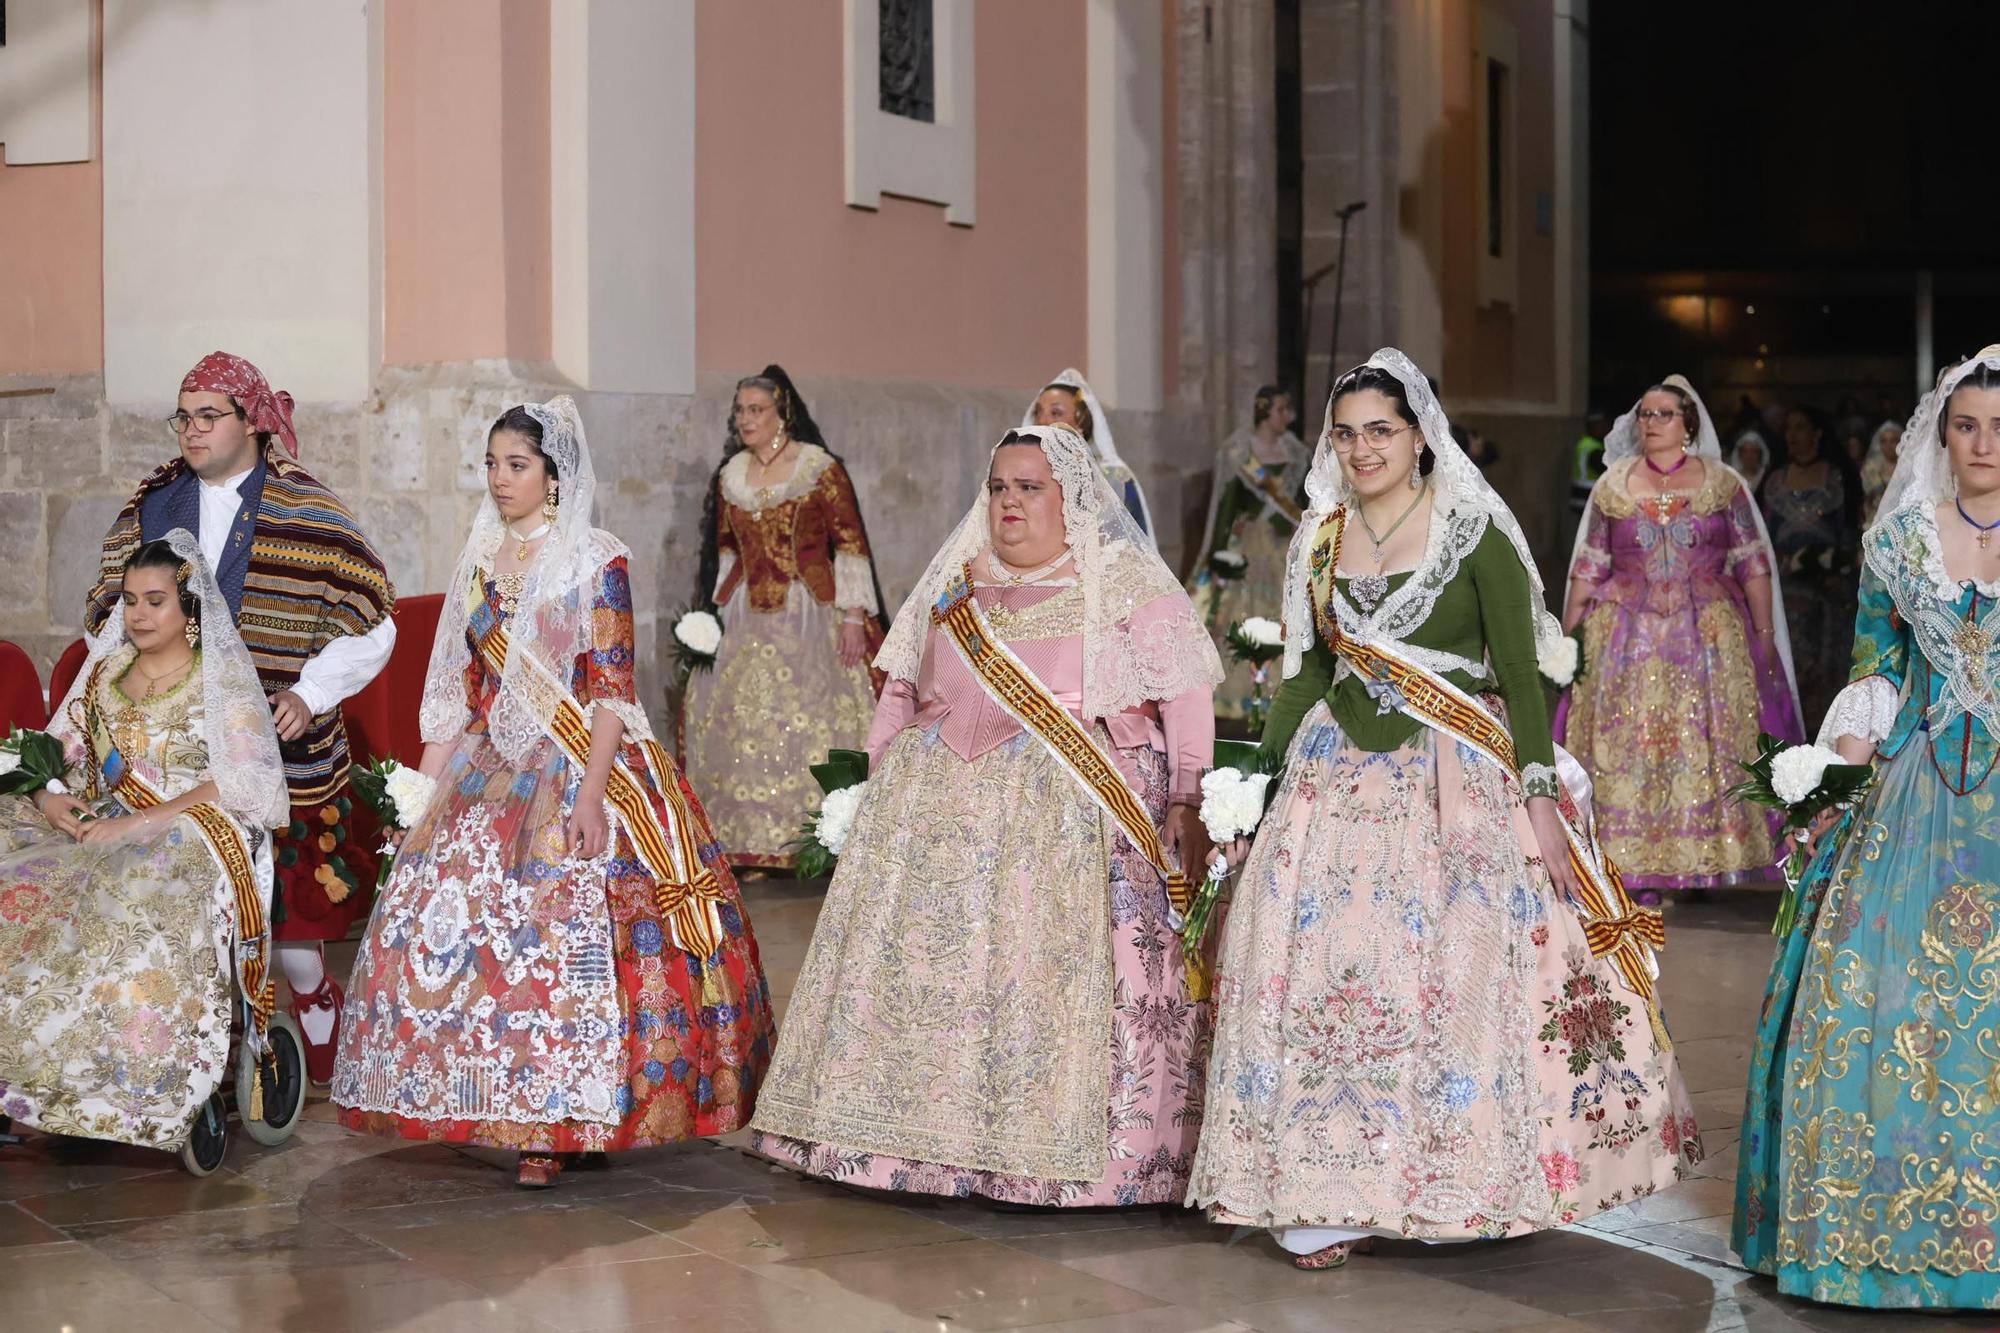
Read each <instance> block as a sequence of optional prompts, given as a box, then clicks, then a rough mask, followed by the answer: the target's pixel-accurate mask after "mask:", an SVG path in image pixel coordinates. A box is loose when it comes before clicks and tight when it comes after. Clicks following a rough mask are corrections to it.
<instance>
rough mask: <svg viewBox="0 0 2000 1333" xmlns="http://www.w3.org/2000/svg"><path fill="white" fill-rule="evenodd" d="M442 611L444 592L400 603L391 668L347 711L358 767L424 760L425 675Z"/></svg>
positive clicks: (349, 736)
mask: <svg viewBox="0 0 2000 1333" xmlns="http://www.w3.org/2000/svg"><path fill="white" fill-rule="evenodd" d="M443 612H444V594H443V593H435V592H432V593H424V594H421V595H419V596H416V597H398V598H397V599H396V646H395V648H393V649H392V650H391V651H390V653H389V664H388V665H387V666H385V667H383V668H382V672H381V674H380V675H378V676H376V677H375V679H373V680H371V681H369V682H368V684H367V685H366V686H364V687H363V688H362V690H361V692H360V693H358V694H356V695H355V696H354V697H353V698H352V699H349V700H348V701H347V703H346V704H345V705H344V708H343V712H344V713H345V715H346V718H347V745H348V749H349V750H350V751H352V752H353V755H354V761H355V762H356V763H359V764H372V763H374V762H375V761H376V760H377V759H394V760H396V761H397V762H398V763H401V764H407V765H409V766H410V767H411V768H415V767H416V766H417V763H418V762H419V761H420V760H421V759H422V758H423V757H424V737H423V727H422V724H421V722H420V721H419V714H420V713H421V711H422V709H423V703H424V676H425V675H426V674H428V673H429V671H430V665H431V640H433V639H435V638H436V637H437V623H438V617H439V616H440V615H441V614H443Z"/></svg>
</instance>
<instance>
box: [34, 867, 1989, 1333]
mask: <svg viewBox="0 0 2000 1333" xmlns="http://www.w3.org/2000/svg"><path fill="white" fill-rule="evenodd" d="M748 897H749V907H750V911H751V915H752V920H753V921H754V923H755V924H756V927H757V934H758V937H759V939H760V941H761V943H762V945H763V949H764V958H765V963H766V966H767V968H768V969H769V971H770V974H771V976H772V979H773V982H774V985H775V986H776V988H777V991H778V995H779V999H780V1002H781V1003H782V1002H783V1000H784V998H785V996H786V993H787V992H788V991H789V987H790V983H791V978H792V977H793V975H794V974H795V973H796V970H797V967H798V964H799V960H800V958H801V956H802V955H803V953H804V948H805V942H806V940H807V938H808V937H809V935H810V933H811V929H812V922H813V917H814V914H815V912H816V911H817V909H818V903H819V897H818V894H817V893H816V892H813V891H812V889H811V888H809V887H807V888H802V887H799V886H795V885H793V884H790V883H788V882H785V881H770V882H761V883H754V884H752V885H750V886H749V888H748ZM1773 902H1774V900H1773V898H1772V897H1771V896H1770V895H1768V894H1742V895H1733V896H1728V897H1719V898H1717V899H1716V900H1714V901H1711V902H1708V903H1700V904H1692V905H1685V906H1678V907H1676V908H1674V909H1673V910H1672V912H1671V929H1672V940H1671V947H1670V948H1669V950H1668V952H1667V955H1666V957H1665V960H1664V971H1665V992H1666V996H1667V1003H1668V1013H1669V1016H1670V1019H1671V1021H1672V1023H1673V1027H1674V1030H1675V1033H1676V1036H1677V1037H1678V1039H1679V1044H1680V1052H1681V1060H1682V1064H1683V1067H1684V1068H1685V1070H1686V1072H1687V1077H1688V1082H1689V1087H1690V1089H1691V1090H1692V1092H1693V1093H1694V1095H1695V1100H1696V1104H1697V1109H1698V1111H1699V1112H1700V1116H1701V1123H1702V1128H1703V1133H1704V1137H1705V1139H1706V1141H1707V1144H1708V1147H1709V1151H1710V1153H1711V1157H1710V1159H1709V1162H1708V1163H1707V1164H1706V1165H1705V1166H1704V1167H1703V1174H1702V1175H1701V1176H1700V1177H1699V1178H1698V1179H1695V1180H1693V1181H1690V1182H1689V1183H1687V1184H1686V1185H1683V1186H1682V1187H1680V1188H1678V1189H1675V1190H1673V1191H1671V1192H1668V1193H1665V1194H1662V1195H1659V1196H1656V1197H1654V1198H1652V1199H1649V1200H1645V1201H1643V1202H1641V1203H1639V1204H1637V1205H1634V1206H1633V1207H1629V1208H1625V1209H1622V1210H1620V1211H1619V1212H1617V1213H1614V1214H1610V1215H1608V1216H1604V1217H1600V1218H1594V1219H1592V1220H1591V1222H1590V1223H1589V1224H1587V1225H1585V1226H1582V1227H1578V1228H1574V1229H1571V1230H1568V1231H1563V1232H1555V1233H1549V1234H1544V1235H1539V1236H1532V1237H1527V1238H1523V1239H1520V1240H1513V1241H1503V1242H1496V1243H1488V1244H1477V1245H1464V1246H1449V1247H1435V1248H1430V1247H1425V1246H1422V1245H1417V1244H1402V1243H1398V1244H1391V1245H1385V1246H1383V1247H1381V1250H1380V1251H1379V1252H1378V1253H1377V1254H1375V1255H1372V1256H1368V1257H1364V1258H1360V1259H1357V1260H1355V1261H1354V1262H1353V1263H1352V1264H1351V1265H1349V1266H1348V1267H1347V1268H1346V1269H1344V1270H1341V1271H1338V1272H1331V1273H1301V1272H1298V1271H1297V1270H1295V1269H1293V1268H1292V1267H1291V1266H1290V1265H1289V1264H1288V1263H1286V1262H1285V1261H1284V1260H1283V1259H1282V1258H1281V1257H1280V1256H1279V1255H1278V1252H1277V1251H1276V1249H1275V1247H1274V1246H1272V1244H1271V1243H1270V1242H1269V1241H1268V1240H1267V1239H1265V1238H1264V1237H1262V1236H1250V1237H1248V1238H1246V1239H1243V1240H1240V1241H1238V1242H1236V1243H1232V1236H1231V1232H1230V1230H1229V1229H1228V1228H1225V1227H1215V1226H1209V1225H1207V1224H1206V1223H1204V1222H1202V1221H1201V1220H1200V1219H1198V1218H1196V1217H1193V1216H1190V1215H1188V1214H1186V1213H1184V1212H1179V1211H1169V1210H1163V1209H1156V1208H1153V1209H1139V1210H1133V1211H1129V1212H1119V1213H1084V1214H1052V1213H1032V1214H1030V1213H1002V1212H998V1211H995V1210H993V1209H991V1208H990V1207H987V1206H985V1205H982V1204H979V1203H973V1202H957V1201H925V1200H905V1201H889V1200H884V1199H878V1198H865V1197H862V1196H860V1195H858V1194H856V1193H852V1192H848V1191H844V1190H841V1189H837V1188H834V1187H831V1186H827V1185H824V1184H820V1183H817V1182H810V1181H806V1180H803V1179H801V1178H799V1177H797V1176H795V1175H792V1174H789V1173H787V1172H784V1171H781V1170H778V1169H776V1168H773V1167H770V1166H767V1165H765V1164H763V1163H761V1162H758V1161H756V1160H755V1159H753V1158H751V1157H749V1156H747V1155H746V1154H745V1153H744V1152H743V1151H742V1149H741V1146H740V1142H739V1141H738V1140H737V1139H731V1140H726V1141H724V1142H722V1143H720V1144H710V1143H697V1144H692V1145H687V1146H684V1147H681V1148H677V1149H669V1150H662V1151H657V1152H646V1153H636V1154H632V1155H630V1156H628V1157H625V1158H621V1159H618V1162H617V1165H616V1166H615V1167H614V1168H613V1169H611V1170H607V1171H600V1172H589V1173H582V1174H576V1175H571V1176H568V1177H566V1178H565V1179H564V1180H563V1181H562V1183H561V1185H560V1186H559V1187H558V1188H557V1189H555V1190H553V1191H549V1192H547V1193H540V1194H531V1193H524V1192H521V1191H518V1190H516V1189H514V1188H513V1185H512V1178H511V1175H510V1173H509V1172H508V1170H507V1169H506V1168H507V1163H506V1162H505V1161H504V1160H503V1159H502V1158H501V1157H500V1156H498V1155H496V1154H481V1153H476V1152H461V1151H457V1150H454V1149H450V1148H444V1147H437V1146H430V1145H416V1144H403V1143H393V1142H389V1141H386V1140H368V1139H363V1138H358V1137H355V1136H351V1135H348V1134H345V1133H343V1132H342V1131H341V1130H340V1129H339V1128H338V1127H337V1126H336V1125H334V1124H333V1123H332V1120H331V1116H330V1113H329V1108H328V1107H327V1105H326V1104H325V1103H324V1102H323V1101H322V1102H318V1103H316V1104H315V1105H313V1106H312V1107H311V1108H309V1111H308V1116H309V1120H308V1122H307V1123H306V1124H304V1125H303V1126H302V1127H301V1129H300V1132H299V1134H298V1135H297V1137H295V1138H294V1139H293V1140H292V1142H290V1143H288V1144H286V1145H284V1146H283V1147H280V1148H275V1149H270V1148H266V1149H260V1148H258V1147H256V1145H254V1144H251V1143H249V1142H248V1141H247V1140H246V1139H243V1138H242V1137H241V1136H238V1139H237V1141H236V1143H235V1144H234V1145H233V1146H232V1149H231V1153H230V1157H229V1160H228V1163H227V1164H226V1166H225V1167H224V1169H223V1170H222V1171H220V1172H218V1173H217V1174H216V1175H214V1176H212V1177H210V1178H209V1179H207V1180H202V1181H197V1180H193V1179H191V1178H190V1177H188V1176H186V1175H184V1174H183V1173H182V1172H181V1171H180V1170H179V1168H178V1166H177V1165H176V1164H175V1163H174V1162H173V1161H172V1160H171V1159H169V1158H167V1157H166V1156H165V1155H163V1154H158V1153H148V1152H143V1151H138V1150H127V1149H116V1148H108V1147H100V1146H95V1145H90V1144H81V1143H52V1142H51V1141H50V1140H47V1139H42V1138H33V1137H31V1138H30V1139H29V1141H28V1142H27V1143H26V1144H24V1145H22V1146H20V1147H12V1148H0V1329H4V1330H6V1331H7V1333H57V1331H58V1330H72V1331H73V1333H94V1330H98V1329H116V1330H118V1331H119V1333H181V1331H182V1330H196V1329H200V1330H208V1329H259V1330H264V1329H275V1330H287V1331H292V1330H297V1331H300V1333H340V1331H341V1330H349V1329H355V1330H359V1329H384V1330H387V1329H397V1330H411V1331H412V1333H417V1331H429V1330H440V1331H441V1330H457V1329H468V1330H480V1331H481V1333H512V1331H513V1330H524V1331H525V1330H538V1331H539V1330H554V1329H633V1330H651V1331H653V1333H666V1331H667V1330H703V1331H704V1333H752V1331H753V1330H766V1329H770V1330H792V1329H799V1330H807V1331H808V1333H850V1331H855V1333H860V1331H863V1330H878V1329H880V1330H898V1329H924V1330H932V1331H933V1333H940V1331H948V1330H955V1329H999V1328H1034V1329H1040V1330H1045V1331H1046V1330H1066V1331H1067V1333H1112V1331H1113V1330H1130V1331H1131V1333H1220V1331H1222V1330H1232V1331H1233V1330H1246V1329H1255V1330H1264V1331H1265V1333H1308V1331H1310V1333H1342V1331H1344V1330H1374V1329H1384V1330H1387V1329H1394V1330H1399V1331H1401V1333H1446V1331H1448V1330H1482V1331H1483V1330H1503V1329H1505V1330H1518V1331H1519V1333H1556V1331H1557V1330H1573V1331H1575V1333H1584V1331H1586V1330H1621V1331H1624V1333H1723V1331H1724V1330H1733V1329H1747V1330H1759V1331H1763V1330H1770V1331H1773V1333H1775V1331H1776V1330H1822V1331H1835V1330H1839V1331H1844V1330H1854V1331H1855V1333H1863V1331H1868V1333H1872V1331H1873V1330H1890V1329H1897V1330H1900V1329H1921V1330H1925V1331H1926V1333H1945V1331H1946V1330H1958V1329H1970V1328H1992V1327H1994V1321H1993V1320H1992V1319H1991V1318H1990V1317H1988V1318H1980V1317H1977V1316H1972V1317H1966V1318H1954V1317H1950V1316H1935V1315H1933V1316H1916V1315H1881V1316H1878V1315H1868V1314H1858V1313H1853V1312H1847V1311H1840V1310H1832V1309H1827V1308H1823V1307H1815V1306H1811V1305H1806V1304H1802V1303H1800V1302H1796V1301H1792V1300H1789V1299H1787V1298H1784V1297H1781V1296H1779V1295H1777V1293H1776V1292H1775V1290H1774V1289H1773V1288H1772V1286H1771V1284H1770V1283H1769V1282H1767V1281H1765V1280H1764V1279H1761V1278H1752V1277H1750V1276H1748V1275H1747V1274H1745V1273H1744V1272H1743V1271H1742V1270H1741V1269H1740V1268H1738V1267H1736V1266H1735V1265H1734V1263H1733V1262H1732V1259H1731V1256H1730V1253H1729V1249H1728V1230H1729V1207H1730V1194H1731V1180H1732V1173H1733V1171H1734V1170H1735V1165H1736V1150H1735V1142H1736V1133H1737V1120H1738V1116H1739V1115H1740V1111H1741V1105H1742V1099H1743V1078H1744V1066H1745V1061H1746V1042H1747V1034H1748V1032H1749V1028H1750V1023H1751V1020H1752V1016H1753V1014H1754V1012H1755V1009H1756V1005H1757V1001H1758V998H1759V996H1760V994H1761V987H1762V983H1763V978H1764V971H1765V968H1766V966H1767V964H1768V962H1769V958H1770V950H1771V941H1770V937H1769V936H1768V935H1766V934H1765V933H1764V928H1765V924H1766V923H1767V922H1768V921H1769V919H1770V910H1771V907H1772V906H1773ZM337 961H339V962H341V963H344V962H345V961H346V954H343V955H342V956H341V957H340V958H339V959H338V960H337Z"/></svg>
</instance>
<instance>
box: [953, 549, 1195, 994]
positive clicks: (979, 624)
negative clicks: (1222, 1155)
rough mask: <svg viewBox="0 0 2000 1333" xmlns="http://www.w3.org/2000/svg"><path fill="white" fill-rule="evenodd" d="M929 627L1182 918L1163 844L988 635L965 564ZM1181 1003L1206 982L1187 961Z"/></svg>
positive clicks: (1117, 778) (1138, 806)
mask: <svg viewBox="0 0 2000 1333" xmlns="http://www.w3.org/2000/svg"><path fill="white" fill-rule="evenodd" d="M931 621H932V623H934V624H936V625H937V626H938V628H939V629H942V630H943V631H944V634H945V637H946V638H947V639H949V640H950V641H951V643H952V646H953V647H955V648H957V649H958V654H959V656H960V657H961V658H962V659H963V660H964V662H965V665H966V666H967V667H968V668H969V669H970V670H971V672H972V674H973V676H974V678H975V679H977V680H978V681H979V683H980V685H981V687H983V688H984V689H985V691H986V693H987V694H988V696H990V697H991V698H992V700H993V702H995V703H997V704H999V705H1000V707H1002V708H1003V709H1005V710H1006V711H1007V713H1008V715H1009V716H1011V717H1012V718H1014V720H1015V721H1017V722H1019V723H1020V724H1021V727H1022V729H1023V730H1025V731H1027V732H1028V733H1029V734H1030V735H1032V736H1034V737H1035V738H1036V739H1037V740H1039V741H1040V742H1041V743H1042V744H1043V745H1044V746H1045V747H1047V749H1048V751H1049V753H1051V754H1053V755H1054V756H1055V757H1056V759H1057V760H1058V761H1059V762H1060V763H1061V764H1062V766H1063V767H1064V768H1065V769H1067V770H1068V772H1069V774H1070V776H1071V777H1073V778H1075V779H1076V781H1077V783H1078V785H1079V786H1081V787H1082V788H1083V790H1084V791H1085V793H1086V794H1088V795H1089V797H1090V799H1091V801H1092V802H1093V803H1095V804H1096V806H1097V807H1098V808H1099V809H1100V810H1102V811H1104V813H1105V814H1107V815H1109V816H1111V818H1112V819H1114V820H1116V821H1117V823H1118V827H1119V829H1120V830H1121V831H1122V832H1123V833H1124V834H1125V837H1126V839H1127V840H1128V841H1130V842H1131V844H1132V845H1133V847H1135V848H1137V849H1138V852H1139V854H1140V855H1141V856H1143V857H1145V858H1146V861H1147V863H1148V864H1149V865H1151V866H1152V867H1153V869H1155V870H1157V871H1158V872H1159V873H1160V876H1161V878H1163V879H1164V880H1165V881H1166V885H1167V897H1168V899H1169V901H1171V902H1172V903H1173V905H1174V910H1175V911H1176V912H1180V913H1182V914H1183V915H1185V914H1186V912H1187V909H1188V904H1189V901H1190V898H1191V893H1190V890H1189V886H1188V881H1187V876H1185V875H1184V874H1182V873H1181V871H1180V869H1179V868H1178V867H1176V866H1175V865H1174V864H1173V863H1172V862H1171V861H1170V860H1168V858H1167V849H1166V845H1165V844H1164V843H1163V842H1161V840H1160V831H1159V830H1158V829H1157V828H1155V827H1153V820H1152V817H1151V816H1150V815H1148V814H1147V813H1146V807H1145V805H1144V804H1142V803H1141V802H1140V800H1139V797H1138V796H1137V794H1135V793H1134V792H1133V790H1132V787H1131V784H1129V783H1128V782H1126V780H1125V774H1124V773H1123V772H1122V771H1121V770H1120V769H1119V767H1118V765H1117V764H1116V763H1114V762H1113V761H1112V759H1111V757H1110V756H1109V755H1107V754H1105V753H1104V751H1103V750H1102V749H1100V748H1099V747H1098V745H1097V742H1096V741H1094V740H1092V739H1091V735H1090V733H1089V732H1088V731H1087V730H1085V729H1084V726H1083V724H1082V723H1080V722H1078V721H1077V720H1076V718H1075V717H1073V716H1072V715H1071V714H1070V711H1069V710H1068V709H1067V708H1064V707H1063V706H1062V705H1061V704H1060V703H1058V702H1057V701H1056V698H1055V696H1054V695H1053V694H1051V693H1050V692H1049V688H1048V686H1046V685H1044V684H1042V682H1041V681H1040V680H1039V679H1038V678H1037V677H1036V676H1035V673H1034V672H1032V671H1030V670H1029V669H1028V667H1027V664H1026V663H1024V662H1022V661H1021V659H1020V658H1018V657H1016V656H1015V655H1014V654H1013V653H1012V652H1010V651H1009V650H1008V648H1007V645H1006V643H1005V642H1003V641H1002V640H1001V638H1000V637H999V636H998V635H997V634H995V633H994V632H993V627H992V626H991V625H990V624H988V623H987V620H986V616H985V614H984V613H983V612H982V611H981V610H980V609H979V602H978V601H977V599H975V598H974V597H973V595H972V567H971V566H970V565H967V566H966V567H965V568H964V569H962V570H960V571H959V575H958V577H957V578H955V579H953V580H952V582H951V584H950V586H948V587H947V588H946V589H945V590H944V595H943V596H942V597H940V598H939V599H938V602H937V605H936V606H934V607H932V608H931ZM1186 963H1187V980H1188V998H1189V999H1191V1000H1202V999H1205V998H1207V995H1208V982H1207V975H1206V972H1205V970H1204V969H1203V967H1202V964H1201V961H1200V959H1199V958H1197V957H1195V956H1193V955H1189V956H1188V957H1187V958H1186Z"/></svg>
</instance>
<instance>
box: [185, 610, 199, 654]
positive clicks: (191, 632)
mask: <svg viewBox="0 0 2000 1333" xmlns="http://www.w3.org/2000/svg"><path fill="white" fill-rule="evenodd" d="M185 633H186V634H187V641H188V647H190V648H192V647H194V646H195V645H197V644H199V643H200V642H201V622H200V621H199V620H196V619H195V618H194V617H193V616H189V617H188V623H187V629H186V631H185Z"/></svg>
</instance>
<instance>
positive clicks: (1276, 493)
mask: <svg viewBox="0 0 2000 1333" xmlns="http://www.w3.org/2000/svg"><path fill="white" fill-rule="evenodd" d="M1236 475H1237V476H1239V477H1241V478H1242V479H1243V484H1244V485H1245V486H1248V487H1249V488H1250V489H1251V491H1252V492H1253V493H1254V494H1256V495H1257V496H1258V497H1259V498H1261V499H1262V500H1263V501H1264V505H1265V508H1266V509H1267V510H1269V511H1275V512H1276V513H1279V514H1282V515H1284V516H1285V517H1286V518H1287V519H1289V520H1291V524H1292V526H1293V527H1294V528H1296V527H1297V526H1298V525H1299V520H1300V518H1301V517H1302V516H1301V515H1300V513H1299V507H1298V505H1296V504H1294V503H1293V502H1292V497H1291V496H1289V495H1286V494H1285V492H1284V488H1283V487H1282V486H1281V485H1280V483H1279V481H1278V477H1279V473H1278V472H1276V471H1275V470H1272V469H1267V468H1260V467H1258V466H1257V464H1256V462H1255V461H1254V460H1253V461H1251V462H1248V463H1243V464H1240V465H1239V466H1238V467H1237V469H1236Z"/></svg>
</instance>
